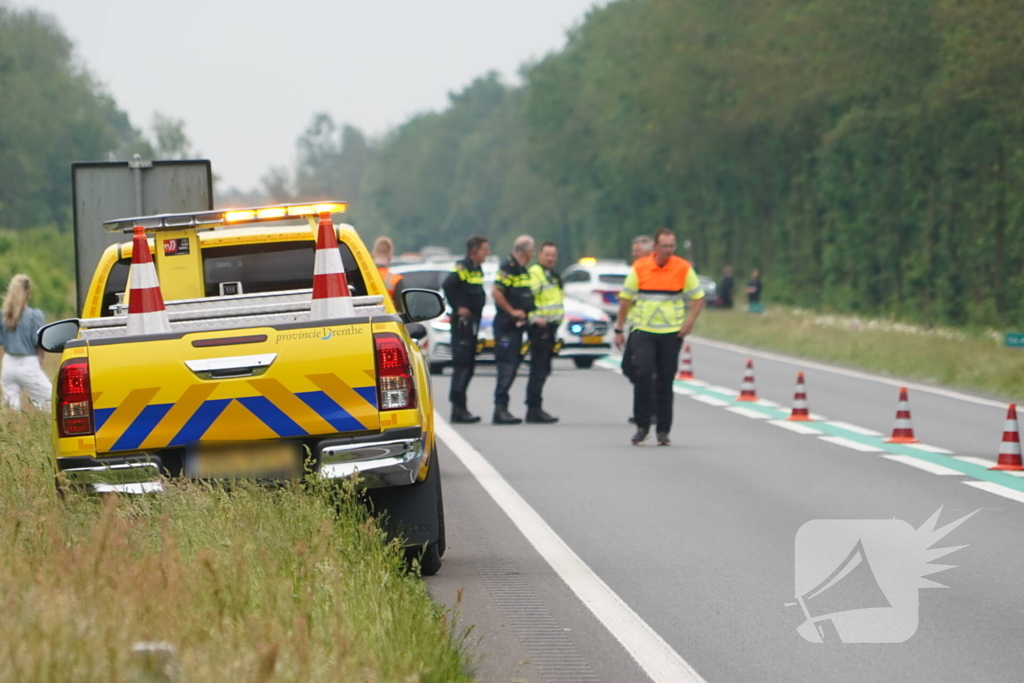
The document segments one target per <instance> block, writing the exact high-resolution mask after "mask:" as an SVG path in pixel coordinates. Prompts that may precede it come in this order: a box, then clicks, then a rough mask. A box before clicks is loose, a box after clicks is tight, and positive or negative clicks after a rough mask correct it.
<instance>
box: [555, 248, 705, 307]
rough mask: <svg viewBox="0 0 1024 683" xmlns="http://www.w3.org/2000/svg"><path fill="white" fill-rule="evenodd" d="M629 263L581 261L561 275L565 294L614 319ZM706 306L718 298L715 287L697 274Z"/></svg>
mask: <svg viewBox="0 0 1024 683" xmlns="http://www.w3.org/2000/svg"><path fill="white" fill-rule="evenodd" d="M630 268H631V266H630V264H628V263H626V262H625V261H623V260H620V259H594V258H581V259H580V260H579V263H577V264H575V265H572V266H569V267H568V268H566V269H565V272H563V273H562V280H563V281H564V282H565V295H566V296H567V297H572V298H574V299H578V300H580V301H583V302H585V303H588V304H591V305H593V306H597V307H599V308H600V309H601V310H602V311H604V312H605V313H607V314H608V316H609V317H610V318H611V319H612V320H615V316H616V315H617V314H618V312H619V292H621V291H622V286H623V284H624V283H625V282H626V276H628V275H629V271H630ZM698 279H699V280H700V285H701V289H703V290H704V295H705V296H706V297H707V300H708V303H709V304H711V305H714V304H713V302H715V301H717V299H718V285H717V284H716V283H715V281H714V280H712V279H711V278H710V277H707V276H706V275H699V276H698Z"/></svg>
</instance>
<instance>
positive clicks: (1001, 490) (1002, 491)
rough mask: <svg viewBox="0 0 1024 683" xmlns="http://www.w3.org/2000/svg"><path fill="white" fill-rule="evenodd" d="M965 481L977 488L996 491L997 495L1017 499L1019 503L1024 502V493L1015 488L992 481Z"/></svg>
mask: <svg viewBox="0 0 1024 683" xmlns="http://www.w3.org/2000/svg"><path fill="white" fill-rule="evenodd" d="M964 483H965V484H967V485H968V486H973V487H974V488H976V489H981V490H982V491H988V492H989V493H994V494H996V495H997V496H1002V497H1003V498H1009V499H1010V500H1015V501H1017V502H1018V503H1024V493H1021V492H1020V491H1015V490H1013V489H1008V488H1006V487H1005V486H1000V485H999V484H994V483H992V482H991V481H965V482H964Z"/></svg>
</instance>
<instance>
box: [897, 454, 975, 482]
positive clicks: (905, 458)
mask: <svg viewBox="0 0 1024 683" xmlns="http://www.w3.org/2000/svg"><path fill="white" fill-rule="evenodd" d="M882 457H883V458H885V459H886V460H893V461H895V462H901V463H903V464H904V465H910V466H911V467H916V468H917V469H919V470H924V471H925V472H931V473H932V474H941V475H946V476H957V475H959V476H961V477H962V476H964V473H963V472H957V471H956V470H951V469H949V468H948V467H943V466H942V465H936V464H935V463H933V462H928V461H927V460H918V459H917V458H915V457H913V456H911V455H883V456H882Z"/></svg>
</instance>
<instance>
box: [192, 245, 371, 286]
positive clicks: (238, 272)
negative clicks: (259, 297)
mask: <svg viewBox="0 0 1024 683" xmlns="http://www.w3.org/2000/svg"><path fill="white" fill-rule="evenodd" d="M315 246H316V243H315V242H313V241H312V240H302V241H295V242H266V243H263V244H242V245H231V246H224V247H206V248H204V249H203V276H204V278H205V279H206V296H220V285H221V283H225V282H229V283H230V282H240V283H241V284H242V293H243V294H256V293H259V292H279V291H284V290H289V289H309V288H311V287H312V286H313V261H314V257H315V251H316V250H315ZM338 248H339V250H340V251H341V261H342V264H343V265H344V268H345V275H346V277H347V278H348V284H349V287H350V288H353V289H354V291H353V292H352V294H353V296H364V295H365V294H366V283H365V282H364V281H363V275H362V273H361V272H360V271H359V267H358V266H357V265H356V259H355V257H354V256H353V255H352V252H351V251H350V250H349V248H348V246H347V245H345V244H344V243H342V244H339V245H338Z"/></svg>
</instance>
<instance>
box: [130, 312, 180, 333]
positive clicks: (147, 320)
mask: <svg viewBox="0 0 1024 683" xmlns="http://www.w3.org/2000/svg"><path fill="white" fill-rule="evenodd" d="M170 331H171V324H170V322H168V320H167V312H166V311H150V312H149V313H131V314H129V316H128V334H129V335H138V334H160V333H167V332H170Z"/></svg>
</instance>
